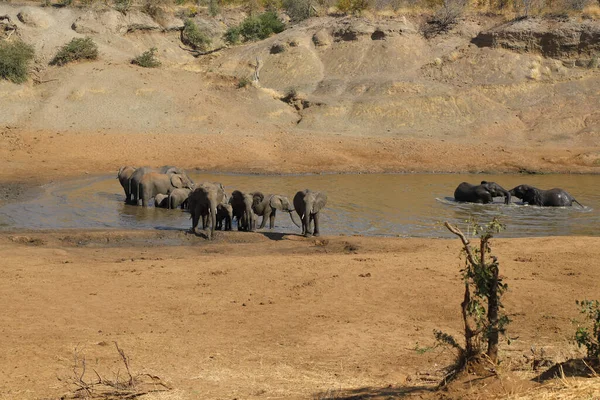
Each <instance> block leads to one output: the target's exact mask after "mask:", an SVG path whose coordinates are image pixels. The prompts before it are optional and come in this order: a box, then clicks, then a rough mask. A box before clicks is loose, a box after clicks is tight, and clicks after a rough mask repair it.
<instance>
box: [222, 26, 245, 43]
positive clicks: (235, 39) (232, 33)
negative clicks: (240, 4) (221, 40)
mask: <svg viewBox="0 0 600 400" xmlns="http://www.w3.org/2000/svg"><path fill="white" fill-rule="evenodd" d="M240 40H241V33H240V27H239V26H233V27H231V28H229V29H227V32H225V41H226V42H227V43H230V44H236V43H239V42H240Z"/></svg>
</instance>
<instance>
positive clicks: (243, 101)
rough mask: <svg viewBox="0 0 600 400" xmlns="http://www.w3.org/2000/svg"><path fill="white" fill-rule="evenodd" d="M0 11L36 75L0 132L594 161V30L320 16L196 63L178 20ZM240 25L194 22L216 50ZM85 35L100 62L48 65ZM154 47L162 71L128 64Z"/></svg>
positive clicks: (6, 94)
mask: <svg viewBox="0 0 600 400" xmlns="http://www.w3.org/2000/svg"><path fill="white" fill-rule="evenodd" d="M0 15H6V16H8V17H9V18H10V22H11V23H12V24H13V25H14V26H15V27H16V35H18V36H20V37H21V38H22V39H23V40H24V41H26V42H28V43H30V44H33V45H34V46H35V49H36V63H35V73H34V79H32V80H30V81H29V82H28V83H27V84H24V85H15V84H12V83H9V82H7V81H1V82H0V106H1V108H2V110H3V112H2V113H0V126H8V127H11V128H14V129H17V130H20V131H27V132H35V131H56V132H77V133H85V132H104V133H152V134H154V133H186V134H189V133H194V134H202V133H219V132H226V133H229V134H245V133H248V132H306V133H310V134H316V135H322V134H323V135H338V136H340V137H342V138H343V137H360V136H369V137H372V136H379V137H389V138H416V139H440V140H444V141H451V142H456V143H461V142H471V143H473V142H476V143H487V142H490V143H501V144H505V145H511V144H512V145H514V146H522V145H526V146H532V145H533V146H538V145H544V146H554V147H559V148H560V147H571V146H580V147H589V148H590V151H591V152H592V153H590V155H589V156H585V157H583V158H584V159H585V163H586V164H587V165H590V166H594V165H596V164H598V165H600V161H599V160H600V153H599V152H598V151H597V150H598V149H597V147H595V146H598V143H600V109H599V108H598V104H600V69H599V68H598V57H599V55H600V50H599V49H600V21H598V20H584V21H580V20H575V19H566V20H541V19H524V20H519V21H513V22H508V23H504V22H503V21H501V20H500V19H499V17H474V16H470V17H467V18H464V19H463V20H462V21H461V22H460V23H459V24H458V25H457V26H456V27H454V29H452V30H451V31H450V32H449V33H447V34H443V35H437V36H434V37H432V38H425V37H424V35H423V34H422V33H421V27H422V24H423V20H422V18H420V17H411V16H397V17H393V18H391V17H385V18H384V17H381V18H379V19H378V18H375V19H366V18H354V17H321V18H313V19H310V20H307V21H305V22H303V23H300V24H298V25H294V26H291V27H289V28H288V29H287V30H285V31H284V32H282V33H280V34H278V35H275V36H272V37H270V38H268V39H266V40H263V41H259V42H253V43H249V44H244V45H238V46H231V47H226V48H224V49H222V50H219V51H215V52H213V53H211V54H208V55H203V56H200V57H197V58H196V57H194V54H193V53H192V52H190V51H189V50H188V49H186V48H185V46H183V45H182V43H181V40H180V30H181V28H182V26H183V22H182V18H180V17H182V14H181V12H178V11H177V10H171V11H169V12H167V13H163V14H161V16H160V18H154V19H153V18H151V17H149V16H148V15H147V14H145V13H143V12H141V11H130V12H128V13H127V14H126V15H124V14H122V13H120V12H117V11H115V10H112V9H105V8H100V9H75V8H52V7H46V8H40V7H32V6H18V5H11V4H5V3H2V4H0ZM243 17H244V16H243V15H241V14H239V13H234V12H226V13H224V14H223V15H220V16H218V17H216V18H210V17H208V16H201V15H200V16H196V17H195V21H196V23H197V24H198V26H201V27H202V28H203V29H204V30H205V31H206V32H208V33H209V34H210V35H212V38H213V42H212V48H213V49H218V48H220V47H221V46H223V42H222V34H223V33H224V32H225V30H226V29H227V28H228V27H230V26H233V25H235V24H237V23H239V22H240V21H241V20H242V19H243ZM85 36H89V37H91V38H93V40H94V41H95V42H96V43H97V44H98V46H99V49H100V59H99V60H98V61H94V62H85V63H83V62H82V63H77V64H70V65H67V66H65V67H50V66H48V61H49V60H50V59H51V58H52V57H53V55H54V54H55V53H56V51H57V50H58V48H59V47H60V46H61V45H63V44H64V43H66V42H67V41H68V40H70V39H71V38H74V37H85ZM151 47H156V48H157V49H158V56H159V59H160V61H161V62H162V66H161V67H160V68H157V69H145V68H140V67H137V66H133V65H131V64H130V61H131V59H132V58H133V57H134V56H137V55H139V54H141V53H142V52H143V51H145V50H148V49H149V48H151ZM256 76H257V77H258V81H256V82H254V83H253V84H252V85H247V86H244V85H239V82H240V81H241V82H246V81H247V80H253V79H255V77H256ZM240 86H244V87H240Z"/></svg>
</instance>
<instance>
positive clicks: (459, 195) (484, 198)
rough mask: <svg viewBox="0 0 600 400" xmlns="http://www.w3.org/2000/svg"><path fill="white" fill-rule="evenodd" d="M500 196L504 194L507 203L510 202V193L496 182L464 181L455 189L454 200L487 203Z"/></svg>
mask: <svg viewBox="0 0 600 400" xmlns="http://www.w3.org/2000/svg"><path fill="white" fill-rule="evenodd" d="M500 196H504V199H505V200H504V203H505V204H510V193H509V192H508V190H505V189H504V188H503V187H502V186H500V185H498V184H497V183H496V182H486V181H481V184H479V185H471V184H470V183H468V182H462V183H461V184H460V185H458V187H457V188H456V190H455V191H454V200H456V201H462V202H466V203H481V204H487V203H491V202H492V201H493V200H494V197H500Z"/></svg>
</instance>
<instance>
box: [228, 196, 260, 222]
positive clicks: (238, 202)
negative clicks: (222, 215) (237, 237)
mask: <svg viewBox="0 0 600 400" xmlns="http://www.w3.org/2000/svg"><path fill="white" fill-rule="evenodd" d="M252 202H253V198H252V195H251V194H250V193H242V192H240V191H239V190H234V191H233V193H231V198H230V199H229V204H231V207H232V208H233V217H234V218H237V221H238V231H249V232H253V231H254V229H255V223H254V211H253V210H252Z"/></svg>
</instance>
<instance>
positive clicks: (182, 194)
mask: <svg viewBox="0 0 600 400" xmlns="http://www.w3.org/2000/svg"><path fill="white" fill-rule="evenodd" d="M190 193H192V190H191V189H188V188H177V189H173V190H171V192H170V193H169V202H168V203H167V205H168V208H173V209H175V208H177V207H181V209H182V210H184V209H186V208H187V206H188V197H189V196H190Z"/></svg>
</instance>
